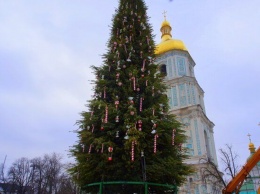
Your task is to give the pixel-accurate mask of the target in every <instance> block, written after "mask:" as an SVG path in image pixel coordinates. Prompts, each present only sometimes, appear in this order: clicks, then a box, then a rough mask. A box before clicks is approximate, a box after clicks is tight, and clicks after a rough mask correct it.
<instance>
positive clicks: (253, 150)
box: [248, 142, 255, 153]
mask: <svg viewBox="0 0 260 194" xmlns="http://www.w3.org/2000/svg"><path fill="white" fill-rule="evenodd" d="M248 149H249V150H250V152H251V153H255V145H254V144H253V143H251V142H250V143H249V144H248Z"/></svg>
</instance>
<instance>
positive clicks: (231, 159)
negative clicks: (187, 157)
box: [200, 144, 239, 188]
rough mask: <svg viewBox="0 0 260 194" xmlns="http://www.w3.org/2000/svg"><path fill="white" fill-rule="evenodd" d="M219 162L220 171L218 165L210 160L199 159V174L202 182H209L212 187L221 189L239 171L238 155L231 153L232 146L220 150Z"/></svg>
mask: <svg viewBox="0 0 260 194" xmlns="http://www.w3.org/2000/svg"><path fill="white" fill-rule="evenodd" d="M219 152H220V162H221V163H222V164H223V165H222V166H223V169H222V170H220V169H219V167H218V165H217V164H216V163H215V162H213V161H212V160H211V158H201V159H200V163H201V164H202V167H201V168H200V172H201V175H202V177H201V178H202V180H203V181H205V182H208V183H209V182H210V183H211V184H212V185H220V186H221V187H222V188H224V187H226V186H227V183H228V180H230V179H232V178H234V177H235V176H236V174H237V172H238V170H239V165H238V161H237V160H238V155H237V154H236V153H235V152H234V151H233V149H232V146H231V145H228V144H226V147H225V149H223V148H221V149H220V150H219Z"/></svg>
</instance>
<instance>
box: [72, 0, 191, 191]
mask: <svg viewBox="0 0 260 194" xmlns="http://www.w3.org/2000/svg"><path fill="white" fill-rule="evenodd" d="M146 10H147V7H146V5H145V3H144V2H143V0H120V2H119V7H118V9H117V10H116V13H115V15H114V17H113V26H112V29H111V38H110V40H109V42H108V51H107V53H106V54H105V55H104V56H103V58H104V64H103V65H102V66H101V67H93V69H94V72H95V75H96V80H95V81H94V85H95V87H94V95H93V99H92V100H90V102H89V104H88V107H89V110H88V111H87V112H83V113H82V114H81V115H82V119H81V120H80V121H78V122H77V124H78V125H79V129H78V130H77V133H78V138H79V141H78V142H77V144H76V145H74V146H73V147H72V149H71V153H72V155H73V156H74V157H75V158H76V164H75V166H74V167H73V168H71V169H70V171H71V173H72V174H73V175H74V177H75V180H76V182H77V183H78V184H79V185H80V186H81V187H82V188H83V187H84V186H85V185H87V184H91V183H95V182H107V181H140V182H153V183H160V184H174V185H177V186H178V185H180V184H181V183H182V182H183V181H184V179H185V175H187V174H189V173H190V172H191V169H190V168H189V167H188V166H187V165H185V164H184V163H183V160H184V159H185V158H186V157H187V156H186V154H185V150H184V149H183V148H182V144H183V143H184V142H185V135H184V133H183V131H182V130H181V129H180V127H181V125H180V123H179V122H178V121H177V120H176V119H175V117H174V116H173V115H170V114H168V110H169V107H168V98H167V96H166V86H165V84H164V82H163V78H164V74H163V73H161V72H160V71H159V68H158V66H157V65H156V64H155V63H154V60H155V54H154V50H155V43H154V41H153V36H152V29H151V25H150V24H149V23H148V16H147V14H146ZM126 187H127V186H126V185H125V186H120V187H116V186H115V187H114V188H112V187H111V188H110V192H111V191H112V190H113V189H115V188H116V189H115V190H117V189H118V192H117V193H120V192H119V191H120V190H122V188H124V189H125V190H127V189H126ZM134 188H135V187H134V186H131V188H130V186H128V190H127V191H122V193H127V192H129V193H133V192H134V191H135V192H136V190H135V189H134ZM115 190H113V191H114V192H115ZM164 190H165V188H164ZM154 191H157V193H159V192H160V189H158V188H157V189H154ZM161 191H162V190H161ZM107 193H109V192H107ZM112 193H113V192H112Z"/></svg>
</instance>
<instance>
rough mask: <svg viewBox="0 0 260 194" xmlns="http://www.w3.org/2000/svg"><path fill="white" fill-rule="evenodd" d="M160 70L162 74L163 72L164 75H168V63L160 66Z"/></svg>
mask: <svg viewBox="0 0 260 194" xmlns="http://www.w3.org/2000/svg"><path fill="white" fill-rule="evenodd" d="M160 72H161V74H163V75H164V76H167V70H166V65H165V64H162V65H161V66H160Z"/></svg>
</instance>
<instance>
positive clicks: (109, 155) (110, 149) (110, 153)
mask: <svg viewBox="0 0 260 194" xmlns="http://www.w3.org/2000/svg"><path fill="white" fill-rule="evenodd" d="M112 152H113V147H108V161H112Z"/></svg>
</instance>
